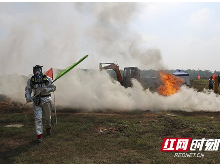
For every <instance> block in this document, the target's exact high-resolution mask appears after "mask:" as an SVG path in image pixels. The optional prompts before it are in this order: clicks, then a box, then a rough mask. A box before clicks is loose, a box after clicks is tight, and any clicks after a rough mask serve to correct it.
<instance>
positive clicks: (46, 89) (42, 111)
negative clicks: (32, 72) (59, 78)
mask: <svg viewBox="0 0 220 165" xmlns="http://www.w3.org/2000/svg"><path fill="white" fill-rule="evenodd" d="M46 78H47V80H48V81H49V85H48V86H47V85H46V84H44V83H42V84H34V85H32V84H31V83H32V82H31V78H30V79H29V80H28V81H27V86H26V88H25V97H26V100H27V102H30V100H31V93H32V92H33V94H34V95H36V94H38V93H39V92H40V91H42V90H43V92H41V93H40V95H39V96H38V98H39V99H40V104H39V105H36V104H35V102H33V105H34V115H35V128H36V134H37V136H40V135H42V136H43V122H42V117H43V116H44V121H45V127H46V129H50V128H51V108H52V99H51V97H50V96H48V95H50V92H53V91H55V90H56V86H55V85H54V84H53V83H52V79H51V78H50V77H48V76H47V77H46ZM41 96H47V97H41ZM33 100H34V99H33ZM31 101H32V100H31Z"/></svg>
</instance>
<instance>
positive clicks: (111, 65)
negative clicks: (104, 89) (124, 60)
mask: <svg viewBox="0 0 220 165" xmlns="http://www.w3.org/2000/svg"><path fill="white" fill-rule="evenodd" d="M102 65H106V66H102ZM99 69H100V71H101V70H102V69H113V70H114V71H115V73H116V76H117V79H118V81H119V82H120V83H122V80H123V79H122V76H121V72H120V70H119V66H118V65H116V64H114V63H99Z"/></svg>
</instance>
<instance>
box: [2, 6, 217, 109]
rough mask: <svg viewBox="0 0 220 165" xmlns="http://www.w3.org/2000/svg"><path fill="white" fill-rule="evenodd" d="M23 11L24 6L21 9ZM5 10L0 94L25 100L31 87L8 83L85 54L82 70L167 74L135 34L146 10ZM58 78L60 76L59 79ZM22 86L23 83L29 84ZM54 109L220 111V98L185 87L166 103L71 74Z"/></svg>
mask: <svg viewBox="0 0 220 165" xmlns="http://www.w3.org/2000/svg"><path fill="white" fill-rule="evenodd" d="M19 5H21V6H20V7H22V10H21V8H20V7H19ZM19 5H18V4H17V3H1V4H0V9H1V10H0V26H1V27H2V29H3V31H1V32H0V75H2V74H5V75H4V76H2V78H1V79H0V94H7V95H10V96H12V97H13V98H19V99H22V100H23V101H25V100H24V88H25V86H26V80H25V79H24V78H22V77H19V76H15V74H13V75H12V76H7V74H11V73H18V74H19V75H29V74H31V73H32V67H33V66H34V65H36V64H39V65H43V66H44V68H43V69H44V71H46V70H48V69H49V68H51V67H52V68H66V67H67V66H69V65H71V64H73V63H74V62H76V61H77V60H78V59H80V58H81V57H83V56H84V55H85V54H89V57H88V58H87V59H86V60H85V61H83V62H82V63H81V64H80V65H79V66H80V67H84V68H85V67H86V68H93V69H98V64H99V63H100V62H114V61H117V63H118V64H119V66H120V69H122V68H123V67H126V66H127V67H128V66H137V67H139V68H140V69H161V68H164V65H163V62H162V56H161V52H160V50H159V49H155V48H152V49H145V48H143V47H142V48H141V47H140V45H141V44H142V42H143V38H142V37H141V35H140V34H139V33H138V32H135V31H133V30H132V28H131V27H130V23H131V21H133V20H134V19H135V17H136V15H137V13H138V12H139V11H141V9H142V4H141V3H19ZM55 75H56V74H55ZM24 80H25V81H24ZM55 84H56V86H57V91H56V92H55V94H56V103H57V105H62V106H71V107H73V108H83V109H87V110H97V109H101V110H105V109H112V110H134V109H139V110H154V111H156V110H192V111H194V110H209V111H218V107H220V101H219V97H218V96H217V95H215V94H214V93H212V92H209V91H204V92H203V93H198V92H197V91H195V90H194V89H190V88H187V87H182V88H181V91H180V92H178V93H176V94H174V95H172V96H169V97H164V96H161V95H159V94H158V93H156V92H151V91H149V90H148V89H147V90H143V89H142V87H141V85H140V84H139V83H138V82H137V81H135V80H134V81H133V85H134V86H133V88H124V87H123V86H121V85H120V84H119V83H118V82H117V81H115V82H114V83H112V80H111V79H110V78H109V75H108V74H107V73H106V72H105V71H104V72H99V71H98V70H87V71H83V70H79V69H73V70H72V71H71V72H69V73H68V74H67V75H65V76H64V77H62V78H61V79H59V80H58V81H57V82H56V83H55Z"/></svg>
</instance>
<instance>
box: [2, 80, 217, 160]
mask: <svg viewBox="0 0 220 165" xmlns="http://www.w3.org/2000/svg"><path fill="white" fill-rule="evenodd" d="M197 83H199V82H197ZM200 84H201V83H200ZM19 106H20V105H19V104H18V103H16V102H11V101H10V100H7V99H6V100H5V101H2V102H0V113H1V114H0V116H1V117H0V135H1V136H0V146H1V150H0V163H1V164H3V163H19V164H20V163H21V164H36V163H37V164H41V163H46V164H54V163H56V164H60V163H67V164H69V163H71V164H73V163H80V164H81V163H93V164H94V163H114V164H116V163H117V164H118V163H123V164H128V163H144V164H148V163H196V164H198V163H199V164H203V163H219V162H220V153H219V151H213V152H211V151H210V152H208V151H202V152H201V153H203V154H204V155H205V156H204V157H199V158H197V157H191V158H187V157H174V153H173V152H160V148H161V145H162V141H163V138H165V137H175V138H176V137H189V138H193V139H196V138H198V139H201V138H206V139H218V138H219V137H220V124H219V123H220V112H181V111H163V112H150V111H131V112H117V111H107V112H105V111H104V112H84V111H80V110H76V109H70V108H69V109H65V108H58V124H55V123H54V115H53V116H52V120H53V129H52V135H51V136H45V137H44V141H43V142H42V143H40V144H38V143H37V141H36V135H35V128H34V114H33V112H32V109H31V107H26V108H25V109H22V110H20V109H19V108H18V107H19ZM12 124H22V125H23V127H20V128H17V127H6V126H7V125H12Z"/></svg>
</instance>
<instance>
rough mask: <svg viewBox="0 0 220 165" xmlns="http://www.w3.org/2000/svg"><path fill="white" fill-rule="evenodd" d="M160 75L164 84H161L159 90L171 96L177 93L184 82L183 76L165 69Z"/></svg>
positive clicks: (162, 93) (160, 92)
mask: <svg viewBox="0 0 220 165" xmlns="http://www.w3.org/2000/svg"><path fill="white" fill-rule="evenodd" d="M160 76H161V78H160V80H161V81H162V83H163V84H162V85H160V86H159V88H158V92H159V94H161V95H164V96H170V95H172V94H174V93H176V92H177V91H178V90H179V89H180V87H181V85H182V84H183V83H184V80H183V79H182V78H179V77H176V76H174V75H172V74H170V73H167V72H165V71H162V72H160Z"/></svg>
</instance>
